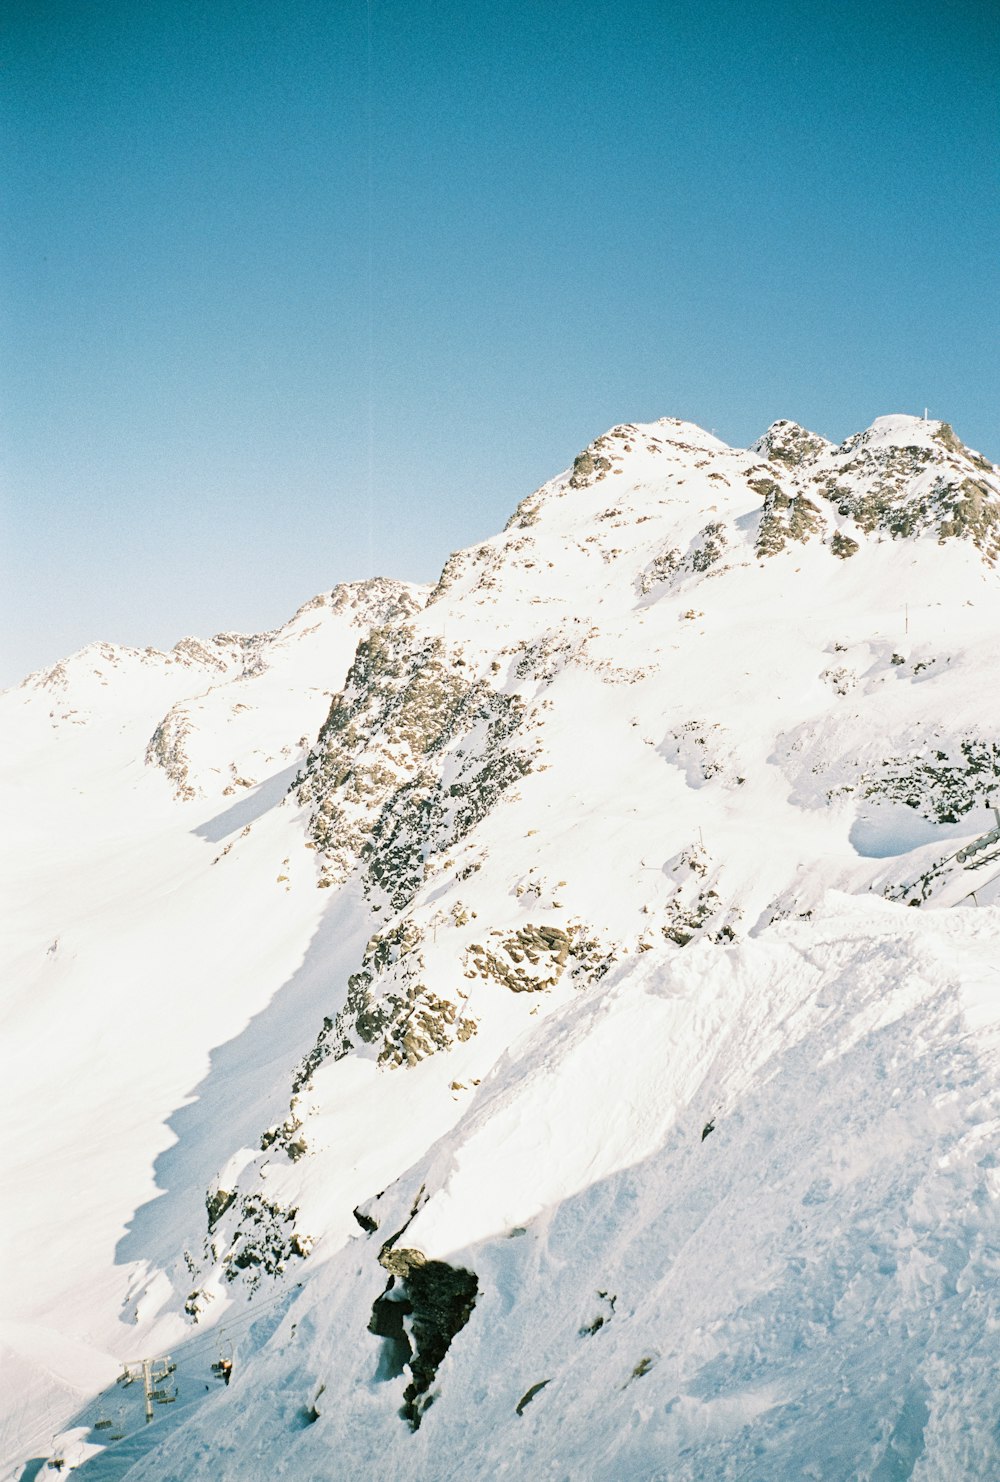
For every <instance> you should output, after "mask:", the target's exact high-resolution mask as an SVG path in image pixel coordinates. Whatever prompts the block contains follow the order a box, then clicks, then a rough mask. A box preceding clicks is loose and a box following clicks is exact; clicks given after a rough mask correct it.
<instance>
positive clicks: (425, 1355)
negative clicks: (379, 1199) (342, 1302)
mask: <svg viewBox="0 0 1000 1482" xmlns="http://www.w3.org/2000/svg"><path fill="white" fill-rule="evenodd" d="M379 1261H380V1263H381V1264H382V1266H384V1267H385V1269H386V1271H388V1273H389V1281H388V1284H387V1286H386V1289H385V1291H384V1292H383V1294H382V1296H381V1297H378V1298H377V1299H376V1301H375V1304H374V1306H373V1308H372V1316H371V1321H370V1322H369V1325H368V1331H369V1332H371V1333H375V1334H376V1335H377V1336H378V1337H380V1338H382V1339H383V1342H384V1344H385V1345H386V1346H387V1347H388V1349H389V1352H388V1354H383V1359H382V1363H381V1365H380V1372H379V1377H380V1378H385V1379H389V1378H394V1377H396V1376H397V1375H398V1374H401V1373H402V1371H403V1369H404V1367H405V1368H408V1369H409V1371H410V1382H409V1383H408V1384H407V1386H406V1388H405V1389H404V1391H403V1406H402V1409H401V1411H400V1414H401V1416H402V1417H403V1419H405V1420H406V1421H407V1422H408V1424H409V1426H410V1429H411V1430H417V1429H418V1428H419V1426H420V1422H421V1420H422V1419H423V1416H424V1412H425V1411H426V1410H427V1408H428V1406H429V1405H431V1404H432V1403H433V1401H434V1398H435V1396H434V1395H433V1394H432V1393H431V1385H432V1384H433V1383H434V1380H435V1378H436V1376H437V1372H438V1368H439V1367H440V1364H441V1361H442V1359H443V1358H444V1356H445V1354H446V1353H447V1352H448V1349H449V1348H450V1347H451V1343H452V1340H453V1339H454V1337H455V1335H456V1334H457V1333H460V1332H461V1330H462V1329H463V1328H464V1327H465V1325H466V1323H467V1322H468V1321H469V1318H470V1317H471V1316H472V1312H473V1309H474V1308H475V1305H476V1297H477V1296H478V1295H479V1279H478V1277H477V1276H476V1273H475V1272H474V1271H466V1270H464V1269H463V1268H462V1267H461V1266H449V1265H448V1263H447V1262H446V1261H433V1260H428V1259H427V1257H426V1256H425V1255H424V1254H423V1252H422V1251H419V1250H412V1249H396V1248H392V1247H383V1249H382V1252H381V1254H380V1255H379ZM404 1317H406V1318H409V1331H410V1334H412V1342H411V1341H410V1337H408V1336H407V1332H406V1328H405V1327H404V1323H403V1319H404Z"/></svg>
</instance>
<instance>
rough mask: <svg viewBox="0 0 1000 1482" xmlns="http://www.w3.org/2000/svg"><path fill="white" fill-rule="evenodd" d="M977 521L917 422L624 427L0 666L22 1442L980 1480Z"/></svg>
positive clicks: (285, 1467)
mask: <svg viewBox="0 0 1000 1482" xmlns="http://www.w3.org/2000/svg"><path fill="white" fill-rule="evenodd" d="M998 554H1000V470H998V469H997V468H996V467H994V466H993V465H991V464H989V463H988V462H987V460H985V459H984V458H982V457H981V456H980V455H979V454H977V453H974V452H972V451H970V450H969V449H967V448H965V447H964V446H963V444H962V443H961V442H960V441H959V439H958V438H957V436H956V435H955V433H954V432H953V430H952V429H951V427H950V426H948V424H946V423H941V422H928V421H923V420H921V419H919V418H914V417H904V416H891V417H882V418H879V419H878V420H877V421H876V422H875V423H873V425H872V426H871V427H870V428H868V429H867V430H866V431H864V432H862V433H859V434H857V435H855V436H854V437H851V438H848V439H847V440H846V441H845V442H844V443H843V444H841V445H840V446H839V447H837V446H834V445H833V444H831V443H829V442H827V441H826V440H825V439H823V438H821V437H819V436H817V435H816V434H814V433H812V432H809V431H807V430H806V429H804V428H802V427H799V426H797V425H796V424H795V423H792V422H787V421H781V422H775V423H774V424H772V426H771V427H770V428H769V429H768V430H767V432H766V433H764V434H763V436H762V437H760V438H759V439H758V440H757V441H756V442H755V443H754V444H753V445H752V446H751V447H750V448H748V449H732V448H728V447H726V446H725V445H724V444H723V443H721V442H719V441H718V439H716V438H715V437H713V436H711V435H710V434H708V433H705V432H703V431H702V430H701V429H699V428H697V427H694V426H692V425H691V424H689V423H684V422H678V421H675V420H673V419H663V420H661V421H659V422H655V423H650V424H646V425H635V424H627V425H622V426H618V427H615V428H613V429H611V431H610V432H608V433H606V434H604V435H603V436H602V437H599V438H597V439H595V441H594V442H592V443H590V444H589V445H588V446H587V447H586V448H585V449H583V450H581V451H580V453H579V454H578V455H577V456H576V458H575V459H574V460H573V462H572V464H571V465H570V466H569V467H567V468H566V469H565V470H564V471H563V472H562V473H560V474H559V475H558V476H557V477H555V478H554V479H551V480H550V481H549V482H547V483H545V484H543V485H542V486H541V488H539V489H538V490H537V491H535V492H534V493H533V494H531V495H529V496H528V497H527V498H526V499H523V500H522V501H521V503H520V504H519V505H518V506H517V508H516V509H515V511H514V513H513V514H512V516H511V519H510V521H509V522H508V525H507V528H506V529H505V530H504V531H503V532H502V533H501V534H499V535H497V536H495V537H493V538H492V539H490V540H487V541H484V542H482V543H481V544H479V545H476V546H474V547H472V548H470V549H468V550H465V551H460V552H457V553H455V554H454V555H452V556H450V557H449V559H448V560H447V562H446V563H445V565H444V568H443V570H442V573H441V576H440V579H439V580H438V582H437V584H436V585H435V586H434V587H433V589H430V590H427V589H422V588H413V587H406V586H404V585H403V584H398V583H388V582H382V583H363V584H357V585H354V586H351V587H346V588H337V589H335V590H334V592H333V593H332V594H326V595H324V596H323V597H321V598H318V599H315V600H314V602H312V603H307V604H306V605H305V607H303V608H302V609H300V611H299V613H297V614H296V615H295V617H294V618H293V619H292V620H291V622H290V623H289V624H288V625H286V627H285V628H283V629H281V630H279V631H278V632H277V633H276V634H266V635H257V636H255V637H252V638H245V637H240V636H238V635H220V636H219V637H217V638H216V639H213V640H211V641H210V642H208V643H206V644H201V643H198V642H197V641H194V640H189V641H186V642H185V643H184V644H182V645H179V646H178V648H177V649H175V650H174V651H173V652H172V653H171V654H167V655H163V654H155V653H145V654H136V653H134V652H132V651H127V650H117V649H113V648H111V647H109V646H100V647H98V648H91V649H88V650H84V651H83V653H82V654H79V655H76V656H75V657H74V658H73V659H72V660H69V661H67V663H66V664H64V665H62V666H57V669H56V670H52V671H48V672H47V673H46V674H43V675H39V676H33V677H32V678H31V679H29V680H27V681H25V683H24V685H22V686H21V687H20V688H18V689H16V690H12V691H9V692H7V693H6V694H5V695H4V696H3V697H2V699H0V705H2V706H3V710H4V734H5V736H6V737H7V738H8V740H7V743H6V746H5V752H4V771H3V785H4V786H5V787H6V788H7V789H8V791H7V793H6V797H7V798H8V799H10V801H9V802H8V804H7V808H8V812H9V813H10V814H11V816H12V817H13V818H14V826H13V827H12V831H11V839H12V843H13V849H12V850H11V851H10V856H9V863H8V865H7V867H6V869H7V875H6V879H5V890H6V891H7V898H8V900H10V901H11V902H12V903H13V904H14V905H15V906H16V908H17V919H18V920H19V922H20V925H19V927H18V929H17V932H16V934H14V935H13V936H12V941H11V947H10V963H9V968H8V973H7V980H8V982H10V983H12V984H14V985H16V987H15V989H14V991H13V993H12V994H11V995H10V997H9V1000H8V1005H7V1009H6V1014H7V1026H6V1027H7V1031H8V1036H9V1037H8V1043H9V1044H10V1045H11V1046H12V1048H13V1052H14V1055H13V1062H12V1063H13V1064H14V1065H16V1066H17V1067H18V1069H17V1072H16V1073H15V1074H13V1075H11V1076H10V1077H8V1085H7V1088H6V1090H7V1104H6V1106H5V1111H4V1117H5V1126H6V1128H7V1130H8V1139H9V1146H8V1154H7V1166H8V1173H9V1175H10V1179H11V1184H12V1187H13V1188H14V1189H15V1190H16V1191H17V1194H16V1198H17V1208H18V1210H19V1217H18V1222H17V1229H16V1231H15V1232H14V1236H13V1239H12V1241H11V1251H10V1255H9V1257H8V1259H7V1262H6V1272H7V1274H8V1276H9V1277H10V1278H11V1291H10V1294H9V1295H8V1297H7V1300H6V1306H5V1312H6V1313H7V1314H8V1317H9V1319H10V1321H9V1322H8V1323H7V1325H6V1326H5V1328H4V1344H5V1347H6V1349H7V1353H8V1361H9V1366H10V1372H11V1374H12V1375H13V1378H14V1385H13V1392H16V1395H17V1399H16V1403H15V1404H14V1405H13V1406H12V1407H11V1409H10V1422H9V1430H8V1435H7V1441H6V1450H5V1455H7V1456H8V1457H9V1459H10V1463H11V1465H12V1466H14V1468H15V1470H14V1472H13V1473H12V1475H14V1476H16V1475H18V1467H19V1466H20V1464H21V1463H23V1462H24V1461H26V1460H28V1458H29V1457H31V1456H35V1457H36V1458H39V1459H40V1456H41V1453H40V1452H39V1450H38V1449H37V1448H38V1447H39V1446H42V1449H43V1450H44V1449H45V1446H47V1445H49V1444H50V1442H49V1438H50V1436H51V1433H52V1430H53V1428H54V1427H55V1426H56V1425H62V1426H64V1427H65V1429H64V1430H63V1431H62V1432H61V1433H60V1435H59V1437H57V1441H56V1451H57V1452H58V1453H59V1454H58V1456H56V1453H52V1455H53V1457H55V1459H56V1460H59V1459H61V1460H63V1461H64V1462H66V1464H70V1463H71V1462H75V1463H77V1464H79V1465H80V1471H81V1473H82V1475H83V1476H85V1477H92V1478H94V1479H95V1482H100V1479H101V1478H105V1477H106V1478H111V1477H112V1476H114V1477H119V1476H121V1477H124V1476H128V1477H129V1478H131V1479H134V1482H140V1479H164V1478H167V1477H175V1476H176V1477H184V1478H185V1482H197V1479H201V1478H206V1479H207V1478H212V1479H223V1482H227V1479H228V1482H256V1479H261V1482H263V1479H265V1478H267V1479H270V1478H273V1477H279V1476H287V1477H290V1478H296V1479H302V1478H316V1479H320V1478H323V1479H326V1478H333V1477H337V1478H339V1477H345V1478H346V1477H355V1476H357V1477H364V1476H369V1475H373V1469H374V1463H373V1461H372V1458H373V1457H376V1456H377V1457H378V1464H377V1466H378V1471H379V1474H380V1475H381V1474H383V1473H384V1474H386V1475H390V1476H392V1477H393V1478H398V1479H400V1482H403V1479H414V1482H417V1479H421V1482H424V1479H431V1478H433V1479H434V1482H451V1479H456V1482H457V1479H459V1478H463V1479H464V1478H468V1477H475V1476H480V1475H485V1474H486V1473H487V1471H489V1472H490V1473H491V1474H492V1473H497V1474H498V1475H502V1476H509V1477H511V1478H517V1479H521V1478H524V1477H535V1476H553V1477H556V1476H558V1477H565V1478H573V1479H574V1482H577V1479H593V1482H620V1479H622V1478H633V1477H634V1478H643V1479H646V1478H648V1479H653V1478H661V1477H662V1478H667V1477H669V1478H670V1479H671V1482H704V1479H707V1478H712V1479H716V1478H718V1479H724V1478H732V1479H736V1478H749V1477H757V1476H760V1477H761V1478H762V1479H763V1478H767V1482H793V1479H794V1482H799V1479H801V1478H802V1477H808V1476H816V1477H822V1478H833V1477H859V1478H861V1477H865V1478H871V1479H876V1478H878V1479H888V1478H891V1477H904V1476H905V1477H911V1476H912V1477H913V1478H921V1477H923V1478H927V1479H928V1482H929V1479H931V1478H948V1479H949V1482H956V1479H962V1478H968V1479H970V1482H971V1479H973V1478H975V1479H977V1482H978V1479H981V1478H983V1477H985V1476H989V1475H992V1474H993V1473H994V1472H998V1471H1000V1447H998V1441H997V1437H998V1435H1000V1428H998V1426H1000V1409H998V1403H997V1400H996V1396H995V1384H994V1378H993V1363H992V1357H991V1355H992V1345H993V1341H994V1337H995V1331H996V1326H997V1323H998V1321H1000V1310H998V1307H1000V1302H998V1287H997V1282H996V1269H995V1267H996V1261H995V1254H996V1250H997V1248H998V1245H1000V1221H998V1186H997V1180H996V1166H995V1165H996V1162H997V1157H998V1155H1000V1150H998V1149H997V1143H996V1127H997V1125H998V1118H1000V1107H998V1104H997V1085H998V1077H997V1071H998V1068H1000V1067H998V1057H1000V1034H998V1025H1000V977H998V970H997V964H998V962H1000V956H998V945H1000V813H997V811H996V810H997V808H998V807H1000V699H997V698H995V695H996V685H995V683H993V682H992V681H993V678H994V673H995V662H996V658H995V656H996V633H997V626H998V618H1000V587H998V577H997V571H996V561H997V557H998ZM167 1355H169V1356H170V1363H172V1364H174V1365H175V1366H176V1367H175V1368H174V1369H172V1370H171V1371H170V1378H169V1384H168V1385H167V1387H166V1388H164V1389H162V1391H161V1394H162V1395H163V1396H165V1398H162V1399H161V1400H160V1401H156V1400H155V1399H154V1400H152V1401H150V1402H149V1403H150V1404H151V1405H153V1406H154V1414H155V1423H154V1424H150V1425H148V1426H147V1425H146V1424H145V1420H144V1412H143V1395H142V1389H143V1386H142V1384H141V1383H140V1382H139V1380H138V1378H136V1379H135V1380H134V1382H130V1383H121V1384H118V1385H115V1383H114V1380H115V1376H116V1374H118V1373H122V1374H123V1376H124V1375H127V1374H132V1375H133V1376H136V1375H139V1371H138V1370H137V1369H135V1368H132V1369H128V1370H125V1371H121V1366H122V1365H123V1364H133V1365H134V1364H135V1362H136V1361H137V1360H140V1359H142V1358H144V1357H145V1358H148V1359H149V1360H150V1361H153V1360H155V1361H157V1362H159V1363H161V1364H164V1363H166V1361H167ZM227 1365H228V1367H227ZM150 1372H152V1370H150ZM157 1372H159V1371H157ZM220 1375H221V1376H222V1377H224V1378H225V1380H226V1382H225V1383H222V1382H221V1378H220ZM139 1378H141V1375H139ZM230 1379H231V1381H232V1382H231V1383H230V1382H229V1381H230ZM170 1394H176V1399H175V1400H174V1401H173V1402H172V1403H168V1401H169V1396H170ZM105 1422H107V1424H105ZM112 1428H113V1436H112V1435H109V1432H111V1431H112ZM33 1448H34V1449H33ZM45 1454H46V1455H48V1454H49V1453H48V1452H46V1453H45ZM55 1474H56V1473H55V1472H52V1471H51V1466H50V1467H49V1468H48V1469H46V1468H42V1470H41V1471H40V1472H38V1473H37V1475H40V1476H47V1475H55Z"/></svg>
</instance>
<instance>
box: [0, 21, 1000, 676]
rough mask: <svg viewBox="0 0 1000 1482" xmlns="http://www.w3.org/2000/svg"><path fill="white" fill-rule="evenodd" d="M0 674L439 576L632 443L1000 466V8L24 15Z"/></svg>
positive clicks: (6, 134)
mask: <svg viewBox="0 0 1000 1482" xmlns="http://www.w3.org/2000/svg"><path fill="white" fill-rule="evenodd" d="M3 35H4V40H3V65H2V69H0V108H2V116H0V128H2V135H3V143H2V145H0V149H2V177H0V184H2V190H3V197H4V202H5V207H4V211H3V220H2V224H0V254H2V255H0V299H2V303H0V316H2V317H0V334H2V371H0V376H2V380H0V407H2V435H3V466H2V476H3V518H2V526H0V538H2V546H3V567H2V571H0V581H2V583H3V599H2V614H0V616H2V638H0V645H2V665H0V683H10V682H12V681H14V680H16V679H18V678H20V676H21V675H22V674H24V673H26V672H27V671H28V670H29V669H31V668H35V667H38V666H39V665H42V664H46V663H50V662H52V661H54V660H55V659H57V658H58V657H61V656H62V655H64V654H66V653H68V652H70V651H71V650H73V649H75V648H78V647H80V646H81V645H82V644H84V643H87V642H89V641H91V640H92V639H96V638H107V639H111V640H114V641H117V642H123V643H132V644H140V645H144V644H147V643H153V644H156V645H158V646H168V645H169V644H171V643H172V642H173V641H175V640H176V639H177V638H178V637H179V636H180V635H181V634H182V633H186V632H196V633H205V634H207V633H211V632H215V631H218V630H220V629H224V628H237V629H243V630H255V629H261V628H266V627H269V626H272V625H275V624H277V623H279V622H281V621H282V620H283V619H285V618H286V617H287V616H289V615H290V613H291V612H292V610H293V609H294V608H295V607H296V606H297V605H298V604H299V603H300V602H301V601H303V600H305V599H306V598H307V597H309V596H311V595H312V594H313V593H314V592H316V591H319V590H322V589H323V588H326V587H329V586H332V585H333V584H334V583H335V582H336V581H340V580H346V579H351V578H356V577H362V576H366V575H370V574H373V573H375V572H384V573H386V574H389V575H392V576H401V577H407V578H411V579H414V580H428V579H433V577H435V576H436V574H437V572H438V570H439V568H440V566H441V565H442V563H443V561H444V558H445V556H446V555H447V554H448V552H449V551H450V550H451V549H453V548H455V547H458V546H463V545H468V544H470V543H472V542H474V541H476V540H478V539H481V538H482V537H484V536H486V535H488V534H491V533H492V532H493V531H495V530H497V529H499V528H500V527H501V526H502V524H503V523H504V521H505V519H506V517H507V515H508V514H509V513H510V511H511V509H512V508H513V507H514V505H515V504H516V503H517V501H518V500H519V499H520V498H521V497H522V496H523V495H524V494H526V493H528V492H529V491H530V490H531V489H532V488H534V487H535V486H536V485H537V484H539V483H541V482H542V481H543V480H544V479H546V478H548V477H549V476H551V475H552V474H553V473H555V472H557V471H558V470H559V469H560V468H562V467H564V466H565V465H566V464H567V463H568V462H569V461H570V460H571V459H572V457H573V455H574V454H575V453H576V452H577V451H578V450H579V449H580V448H581V447H582V446H583V445H584V444H585V443H586V442H588V441H589V440H590V439H591V438H592V437H594V436H596V435H597V434H598V433H599V432H602V431H604V430H605V429H606V428H607V427H609V426H611V425H612V424H613V423H615V422H617V421H621V420H629V421H637V420H647V419H653V418H656V417H659V416H664V415H671V416H680V417H685V418H690V419H691V420H693V421H695V422H698V423H700V424H701V425H702V426H705V427H709V428H713V429H714V430H715V431H716V432H717V433H718V435H719V436H720V437H723V438H725V439H726V441H728V442H731V443H734V444H738V445H741V446H742V445H745V444H746V443H748V442H750V441H751V440H752V439H753V438H754V437H755V436H757V435H758V434H759V433H760V432H761V431H763V429H764V428H765V427H766V426H767V425H768V424H769V423H770V422H771V421H773V420H774V419H775V418H777V417H792V418H794V419H796V420H797V421H800V422H803V423H805V424H806V425H808V426H810V427H813V428H815V429H816V430H817V431H819V432H822V433H824V434H826V435H827V436H829V437H832V438H835V439H840V438H842V437H844V436H846V435H847V434H848V433H849V432H852V431H855V430H857V429H858V428H860V427H863V426H867V425H868V423H870V422H871V421H872V420H873V418H874V417H876V416H878V415H880V414H882V413H885V412H893V411H911V412H920V411H922V410H923V408H924V407H925V406H928V407H929V408H930V410H931V415H932V416H939V417H943V418H946V419H947V420H950V421H952V422H953V423H954V425H955V427H956V430H957V431H958V432H959V434H960V435H961V436H962V437H963V438H964V439H965V441H967V442H969V443H970V444H972V445H973V446H974V447H978V448H980V449H981V450H982V451H984V452H986V453H987V454H988V455H989V456H991V457H993V458H997V457H1000V373H998V356H997V346H998V343H1000V272H998V261H1000V250H998V248H1000V231H998V228H1000V181H998V154H1000V148H998V146H1000V101H998V99H1000V18H998V12H997V8H996V5H995V4H994V3H992V0H990V3H985V0H949V3H947V4H945V3H940V0H936V3H934V4H930V3H924V0H905V3H904V0H900V3H895V0H884V3H883V0H869V3H867V4H860V3H855V0H850V3H837V0H828V3H825V4H823V5H815V4H813V3H811V0H798V3H792V0H772V3H762V4H759V5H756V6H753V5H747V4H746V3H745V0H744V3H737V0H661V3H653V0H616V3H603V0H598V3H586V0H578V3H565V0H535V3H529V0H509V3H477V0H466V3H464V4H458V3H454V0H435V3H433V4H431V3H422V0H421V3H418V0H372V3H371V5H370V6H369V5H367V4H366V3H365V0H349V3H348V0H344V3H337V0H282V3H278V0H269V3H267V4H265V3H261V0H240V3H233V0H211V3H209V0H202V3H198V4H195V3H192V0H170V3H167V0H127V3H120V0H101V3H93V0H77V3H59V0H51V3H48V4H42V3H38V0H19V3H18V4H17V5H14V6H11V7H8V9H7V11H6V19H5V21H4V22H3Z"/></svg>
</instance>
